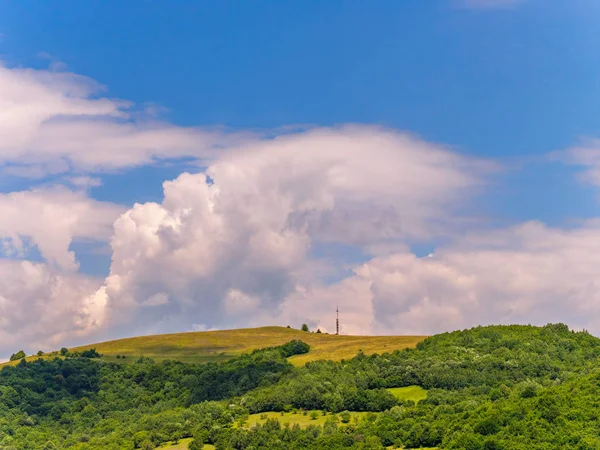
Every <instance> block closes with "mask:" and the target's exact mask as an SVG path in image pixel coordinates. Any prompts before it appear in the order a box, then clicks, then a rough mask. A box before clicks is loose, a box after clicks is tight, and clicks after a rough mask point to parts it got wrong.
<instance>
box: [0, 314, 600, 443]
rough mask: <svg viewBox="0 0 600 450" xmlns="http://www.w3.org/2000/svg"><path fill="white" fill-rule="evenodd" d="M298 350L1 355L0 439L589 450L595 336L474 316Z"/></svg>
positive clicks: (597, 366)
mask: <svg viewBox="0 0 600 450" xmlns="http://www.w3.org/2000/svg"><path fill="white" fill-rule="evenodd" d="M268 331H269V330H267V334H268ZM270 331H271V332H272V333H280V334H282V333H295V332H294V331H293V330H292V331H282V330H279V329H271V330H270ZM237 332H238V333H242V334H241V336H246V338H247V339H248V340H249V338H248V336H249V335H254V337H256V335H257V336H261V335H262V334H264V333H265V330H264V329H263V330H238V331H237ZM219 333H226V332H219ZM230 333H231V332H230ZM243 333H246V334H243ZM248 333H249V334H248ZM298 333H300V332H298ZM209 336H210V335H209ZM304 336H306V337H307V338H310V339H316V340H319V339H323V338H324V337H322V336H318V335H317V336H315V335H312V334H308V333H305V334H304ZM288 337H290V335H288ZM291 337H294V336H293V335H291ZM325 339H338V340H339V339H340V338H336V337H334V336H329V337H325ZM307 340H308V339H307ZM117 342H118V341H117ZM317 342H318V341H317ZM327 342H329V341H327ZM340 342H341V341H340ZM108 344H110V343H107V345H108ZM355 344H356V343H354V344H353V345H355ZM112 345H114V343H113V344H112ZM265 345H266V344H265ZM384 345H385V344H384ZM387 345H389V343H388V344H387ZM220 347H224V348H229V347H227V346H220ZM119 348H122V347H119ZM237 350H238V351H239V349H237ZM307 350H308V346H307V345H306V344H305V343H302V342H298V341H295V342H289V343H286V344H284V345H282V346H279V347H269V348H265V349H262V350H255V351H252V352H246V353H243V354H241V355H239V356H232V357H231V358H229V359H227V360H226V361H223V362H220V363H218V364H186V363H183V362H177V361H155V360H152V359H149V358H139V359H135V358H130V359H132V360H133V361H132V362H131V363H130V364H106V363H103V362H101V361H100V362H99V361H97V360H96V359H89V358H85V357H77V356H72V357H67V358H65V359H59V358H55V359H53V360H51V361H44V360H39V361H38V360H36V361H32V362H29V363H27V362H25V363H19V364H17V365H16V366H7V367H4V368H2V370H0V417H1V418H2V420H0V448H2V449H12V450H34V449H46V450H52V449H68V450H100V449H102V450H122V449H129V450H133V449H137V448H140V449H143V450H154V449H156V448H181V449H182V450H184V449H187V450H199V449H201V448H220V449H232V450H250V449H252V450H312V449H328V450H342V449H356V450H358V449H362V450H366V449H371V450H375V449H377V450H385V449H390V448H396V449H411V448H413V449H414V448H440V449H456V450H459V449H460V450H465V449H469V450H508V449H514V450H564V449H573V450H593V449H599V448H600V438H599V437H598V429H600V405H599V403H598V398H599V396H600V339H598V338H596V337H594V336H592V335H590V334H589V333H587V332H585V331H582V332H574V331H571V330H570V329H569V328H568V327H567V326H566V325H564V324H548V325H546V326H543V327H535V326H517V325H512V326H487V327H476V328H473V329H470V330H462V331H456V332H451V333H443V334H439V335H436V336H432V337H429V338H427V339H425V340H423V341H422V342H420V343H418V344H417V345H416V346H415V348H407V349H405V350H402V351H395V352H391V353H388V354H385V355H380V356H377V355H374V356H364V355H363V354H359V355H357V356H356V357H354V358H352V359H349V360H346V361H344V362H343V363H342V362H334V361H327V360H320V361H316V362H314V363H312V364H307V365H304V366H294V365H292V364H291V363H290V361H289V360H288V359H287V357H288V356H289V355H304V354H305V353H304V352H305V351H307ZM120 359H121V358H120ZM126 361H128V359H127V360H126ZM286 424H289V426H286ZM172 444H175V445H172ZM204 444H210V446H204ZM165 445H166V447H165Z"/></svg>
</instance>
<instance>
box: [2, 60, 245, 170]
mask: <svg viewBox="0 0 600 450" xmlns="http://www.w3.org/2000/svg"><path fill="white" fill-rule="evenodd" d="M103 90H104V88H103V87H102V86H100V85H99V84H98V83H96V82H95V81H93V80H91V79H89V78H86V77H83V76H80V75H76V74H73V73H69V72H60V71H54V70H33V69H21V68H9V67H6V66H2V65H1V64H0V167H1V166H2V165H4V166H5V167H4V169H3V170H4V171H5V172H6V173H10V174H13V175H19V176H26V177H42V176H44V175H45V174H48V173H61V172H67V171H69V170H76V171H84V172H86V171H87V172H90V171H103V170H113V169H119V168H123V167H130V166H136V165H141V164H149V163H152V162H153V161H155V160H156V159H163V158H177V157H185V156H191V157H197V158H201V159H204V158H211V157H213V156H214V154H215V153H216V152H217V151H218V150H219V149H221V148H223V147H225V146H227V145H235V144H236V143H237V142H238V141H239V140H240V139H243V140H245V139H247V138H248V137H249V136H248V134H244V133H241V134H235V133H232V134H227V133H225V132H223V131H222V130H221V131H220V130H200V129H195V128H184V127H177V126H175V125H172V124H169V123H164V122H158V121H156V119H154V118H148V117H146V118H140V117H136V116H135V114H133V112H132V109H131V108H132V105H131V104H130V103H128V102H125V101H121V100H115V99H111V98H107V97H102V96H100V94H101V93H102V91H103Z"/></svg>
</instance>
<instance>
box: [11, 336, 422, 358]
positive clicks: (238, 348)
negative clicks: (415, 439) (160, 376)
mask: <svg viewBox="0 0 600 450" xmlns="http://www.w3.org/2000/svg"><path fill="white" fill-rule="evenodd" d="M425 337H426V336H335V335H332V334H325V333H310V332H304V331H300V330H296V329H293V328H284V327H261V328H242V329H236V330H220V331H201V332H189V333H175V334H160V335H154V336H139V337H133V338H126V339H118V340H115V341H108V342H101V343H98V344H90V345H84V346H81V347H74V348H71V349H69V350H72V351H82V350H87V349H90V348H95V349H96V350H97V351H98V352H99V353H101V354H102V355H103V356H102V359H103V360H104V361H110V362H118V363H130V362H133V361H135V360H136V359H137V358H139V357H141V356H147V357H150V358H153V359H155V360H157V361H161V360H165V359H174V360H178V361H182V362H187V363H204V362H221V361H225V360H227V359H229V358H232V357H234V356H237V355H240V354H241V353H244V352H247V351H251V350H254V349H258V348H265V347H273V346H277V345H283V344H285V343H286V342H289V341H291V340H293V339H301V340H302V341H304V342H306V343H308V344H309V345H310V346H311V349H310V352H309V353H307V354H305V355H296V356H293V357H291V358H290V362H291V363H292V364H294V365H297V366H301V365H304V364H306V363H307V362H309V361H315V360H318V359H330V360H334V361H339V360H342V359H349V358H352V357H354V356H356V354H357V353H358V351H359V350H362V351H363V352H364V353H365V354H367V355H368V354H373V353H386V352H392V351H394V350H400V349H403V348H407V347H414V346H415V345H417V343H418V342H420V341H422V340H423V339H425ZM117 355H118V356H120V358H117ZM123 356H125V359H123V358H122V357H123ZM55 357H56V356H54V355H45V356H43V357H42V359H53V358H55ZM37 358H39V357H38V356H29V357H27V358H26V359H27V360H35V359H37ZM17 363H18V361H13V362H11V363H7V364H17ZM0 367H1V366H0Z"/></svg>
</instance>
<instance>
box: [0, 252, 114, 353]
mask: <svg viewBox="0 0 600 450" xmlns="http://www.w3.org/2000/svg"><path fill="white" fill-rule="evenodd" d="M99 284H100V281H99V280H96V279H93V278H90V277H85V276H82V275H78V274H64V273H60V272H58V271H56V270H55V269H52V268H51V267H49V266H48V265H46V264H43V263H33V262H29V261H9V260H3V259H0V360H3V359H7V357H8V356H9V355H10V353H11V352H14V351H16V349H18V348H25V349H26V350H28V351H30V352H33V351H37V350H43V351H48V350H56V348H57V347H59V346H62V345H64V343H65V342H67V341H70V342H73V340H74V339H77V337H79V336H82V337H83V336H85V335H88V334H89V333H91V332H93V331H94V330H96V329H97V323H96V322H95V321H96V318H97V317H99V315H101V313H102V310H103V308H104V305H102V304H98V303H96V302H95V298H94V297H90V296H89V294H90V292H94V290H95V289H97V288H98V287H99Z"/></svg>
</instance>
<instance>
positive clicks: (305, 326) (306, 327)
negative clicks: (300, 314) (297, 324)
mask: <svg viewBox="0 0 600 450" xmlns="http://www.w3.org/2000/svg"><path fill="white" fill-rule="evenodd" d="M300 329H301V330H302V331H308V325H306V324H305V323H303V324H302V328H300Z"/></svg>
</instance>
